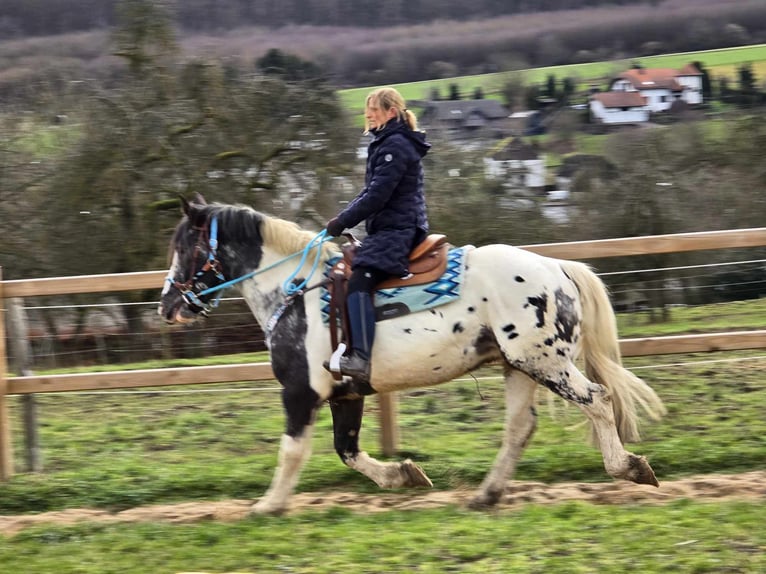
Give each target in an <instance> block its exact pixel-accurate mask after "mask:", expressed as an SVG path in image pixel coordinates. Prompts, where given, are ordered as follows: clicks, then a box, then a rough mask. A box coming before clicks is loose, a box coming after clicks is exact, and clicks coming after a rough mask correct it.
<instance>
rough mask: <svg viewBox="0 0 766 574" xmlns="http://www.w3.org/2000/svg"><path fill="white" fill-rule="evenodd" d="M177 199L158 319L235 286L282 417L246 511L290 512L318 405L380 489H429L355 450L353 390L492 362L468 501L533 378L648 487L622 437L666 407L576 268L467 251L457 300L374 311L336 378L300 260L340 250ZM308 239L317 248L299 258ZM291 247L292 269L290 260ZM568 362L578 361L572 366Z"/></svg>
mask: <svg viewBox="0 0 766 574" xmlns="http://www.w3.org/2000/svg"><path fill="white" fill-rule="evenodd" d="M182 204H183V207H182V211H183V216H182V219H181V221H180V222H179V223H178V225H177V227H176V229H175V232H174V233H173V236H172V239H171V242H170V247H169V253H168V259H169V260H170V268H169V271H168V278H167V281H166V283H165V285H164V288H163V290H162V294H161V297H160V302H159V307H158V312H159V314H160V316H161V317H162V318H163V319H164V320H165V321H166V322H167V323H171V324H172V323H176V324H184V323H189V322H191V321H194V320H196V319H197V318H198V317H199V316H200V315H204V314H206V313H207V312H209V311H210V310H211V308H212V307H213V306H214V304H215V302H216V301H215V295H216V294H215V291H216V290H218V288H228V287H235V288H237V289H238V290H239V292H240V293H241V295H242V297H243V298H244V299H245V300H246V302H247V304H248V306H249V308H250V310H251V311H252V313H253V315H254V316H255V318H256V320H257V322H258V323H259V324H260V326H261V327H262V328H263V329H264V332H265V333H266V336H267V345H268V348H269V351H270V357H271V366H272V370H273V372H274V375H275V377H276V378H277V379H278V381H279V383H280V384H281V387H282V389H281V398H282V405H283V408H284V412H285V415H286V425H285V430H284V433H283V435H282V438H281V443H280V446H279V455H278V463H277V468H276V470H275V472H274V475H273V478H272V481H271V484H270V486H269V488H268V489H267V491H266V493H265V494H264V496H263V497H261V498H260V499H259V500H257V501H256V503H255V504H254V505H253V506H252V512H253V513H254V514H267V513H268V514H279V513H282V512H284V511H285V510H287V509H288V507H289V500H290V496H291V495H292V493H293V491H294V489H295V487H296V485H297V482H298V478H299V474H300V471H301V468H302V466H303V465H304V463H305V462H306V460H307V459H308V457H309V456H310V451H311V440H312V430H313V426H314V422H315V418H316V415H317V411H318V409H319V408H321V407H322V405H323V404H324V403H327V404H329V407H330V411H331V413H332V420H333V431H334V448H335V451H336V452H337V454H338V456H339V457H340V459H341V461H342V462H343V463H344V464H345V465H346V466H348V467H349V468H351V469H354V470H356V471H358V472H361V473H362V474H364V475H365V476H367V477H368V478H370V479H371V480H372V481H374V482H375V483H376V484H377V485H378V486H379V487H380V488H401V487H417V486H423V487H430V486H432V483H431V480H430V479H429V478H428V476H427V475H426V474H425V472H424V471H423V469H422V468H421V467H420V466H418V465H417V464H415V463H414V462H413V461H411V460H409V459H407V460H404V461H401V462H382V461H379V460H377V459H375V458H373V457H372V456H370V455H369V454H367V452H365V451H364V450H360V446H359V431H360V428H361V424H362V415H363V408H364V400H365V396H367V395H369V394H371V393H390V392H394V391H402V390H405V389H412V388H414V387H425V386H431V385H437V384H440V383H444V382H447V381H450V380H452V379H454V378H456V377H458V376H460V375H463V374H465V373H467V372H470V371H471V370H473V369H475V368H477V367H478V366H480V365H482V364H485V363H487V362H490V361H494V362H499V363H500V364H501V365H502V368H503V375H504V376H503V380H504V384H505V389H504V390H505V409H506V414H505V424H504V435H503V439H502V444H501V447H500V450H499V452H498V454H497V456H496V459H495V461H494V463H493V465H492V467H491V469H490V470H489V472H488V473H487V475H486V476H485V478H484V479H483V481H482V482H481V484H480V486H479V488H478V490H477V491H476V493H475V494H474V495H473V497H472V498H471V500H470V502H469V507H471V508H476V509H480V508H487V507H491V506H493V505H495V504H496V503H497V502H498V501H499V500H500V498H501V496H502V494H503V492H504V490H505V487H506V485H507V481H508V480H509V479H510V477H511V476H512V475H513V472H514V470H515V468H516V464H517V462H518V460H519V458H520V457H521V455H522V452H523V450H524V448H525V447H526V445H527V444H528V442H529V440H530V439H531V437H532V435H533V433H534V431H535V428H536V425H537V423H536V416H537V415H536V411H535V391H536V389H537V388H538V386H542V387H545V388H547V389H549V390H551V391H553V393H555V394H556V395H558V396H560V397H562V398H563V399H565V400H566V401H568V402H570V403H573V404H575V405H576V406H577V407H579V408H580V409H581V410H582V412H583V413H584V414H585V416H586V417H587V419H588V420H589V422H590V423H591V438H592V440H593V442H594V443H595V445H596V446H597V447H598V448H599V449H600V451H601V453H602V456H603V462H604V468H605V470H606V472H607V473H608V474H609V475H610V476H612V477H613V478H616V479H624V480H630V481H633V482H635V483H638V484H650V485H654V486H659V483H658V482H657V478H656V477H655V474H654V471H653V470H652V468H651V466H650V465H649V463H648V462H647V460H646V458H645V457H643V456H639V455H635V454H633V453H631V452H629V451H627V450H626V449H625V447H624V446H623V443H624V442H635V441H638V440H640V437H639V432H638V431H639V429H638V425H639V416H640V414H642V413H640V412H639V410H641V411H644V413H643V414H645V415H647V416H648V417H650V418H652V419H655V420H657V419H659V418H660V417H661V415H662V414H664V412H665V411H664V406H663V404H662V401H661V399H660V398H659V397H658V396H657V394H656V393H655V392H654V390H652V389H651V387H649V386H648V385H647V384H646V383H645V382H644V381H642V380H641V379H639V378H638V377H637V376H635V375H634V374H633V373H631V372H630V371H628V370H627V369H625V368H624V367H623V366H622V360H621V356H620V350H619V343H618V339H617V327H616V318H615V315H614V312H613V310H612V306H611V304H610V300H609V294H608V291H607V288H606V286H605V285H604V284H603V282H602V281H601V280H600V279H599V278H598V276H597V275H596V274H595V273H594V272H593V270H592V269H591V268H590V267H589V266H588V265H586V264H584V263H582V262H577V261H567V260H559V259H554V258H549V257H544V256H541V255H537V254H534V253H532V252H530V251H526V250H523V249H518V248H515V247H512V246H509V245H502V244H494V245H485V246H480V247H476V248H473V249H471V250H467V252H466V255H465V267H464V283H463V285H462V290H461V293H460V297H459V298H458V299H456V300H454V301H451V302H449V303H447V304H445V305H443V306H441V307H439V308H438V309H430V310H428V311H421V312H417V313H411V314H405V315H403V316H399V317H395V318H392V319H387V320H385V321H380V322H379V323H378V327H377V336H376V340H375V344H374V346H373V351H372V357H371V366H372V373H371V376H370V380H369V382H368V383H366V384H358V381H354V380H348V378H344V379H343V380H340V381H338V380H336V379H335V378H334V377H333V375H332V374H331V373H330V372H328V371H327V370H326V369H325V368H324V367H323V363H324V362H325V361H326V360H327V359H328V357H330V355H331V353H332V349H331V344H330V336H329V331H328V330H329V328H330V326H329V325H328V324H326V323H325V322H324V321H323V319H322V317H321V312H320V306H321V300H320V299H321V297H320V290H319V289H314V288H313V287H314V286H316V284H318V283H319V280H316V281H315V284H314V285H308V284H307V280H308V279H309V278H311V277H312V274H313V271H314V270H315V268H316V267H315V265H312V263H311V261H312V259H314V260H315V261H319V262H321V263H322V264H324V263H325V262H327V261H329V260H331V259H332V258H334V257H336V256H337V255H338V251H339V249H338V246H337V245H336V244H335V243H333V242H316V238H317V235H316V234H314V233H312V232H310V231H308V230H305V229H302V228H301V227H299V226H298V225H296V224H295V223H292V222H289V221H286V220H284V219H280V218H277V217H273V216H270V215H267V214H265V213H261V212H258V211H256V210H254V209H253V208H251V207H248V206H245V205H229V204H221V203H210V204H208V203H206V202H205V200H204V198H202V197H201V196H199V195H198V196H197V197H196V198H195V199H193V200H191V201H187V200H186V199H183V198H182ZM328 239H329V238H328ZM312 242H314V246H315V247H314V248H315V249H316V254H315V256H312V257H306V249H307V247H310V246H311V244H312ZM302 250H303V253H304V257H303V258H302V259H301V260H300V262H299V263H298V267H297V268H296V266H295V264H291V263H290V260H291V258H292V257H293V256H295V255H296V254H297V253H300V252H301V251H302ZM291 271H292V274H291ZM293 277H297V278H295V279H292V278H293ZM299 279H303V282H302V285H301V286H302V287H305V288H302V289H297V290H293V292H292V293H290V294H286V287H285V285H289V286H294V285H295V284H296V283H298V281H299ZM287 291H289V289H287ZM218 294H219V295H220V290H218ZM576 364H581V365H584V373H583V372H582V371H581V370H580V369H579V368H578V367H577V366H576Z"/></svg>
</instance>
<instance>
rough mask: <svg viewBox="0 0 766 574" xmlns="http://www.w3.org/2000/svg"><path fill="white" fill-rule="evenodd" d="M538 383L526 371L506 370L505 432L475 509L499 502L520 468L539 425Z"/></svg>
mask: <svg viewBox="0 0 766 574" xmlns="http://www.w3.org/2000/svg"><path fill="white" fill-rule="evenodd" d="M536 389H537V383H536V382H535V381H534V380H533V379H531V378H530V377H529V376H528V375H527V374H526V373H523V372H521V371H519V370H516V369H510V368H507V369H506V373H505V434H504V435H503V444H502V446H501V447H500V451H499V452H498V453H497V457H496V458H495V463H494V465H493V466H492V469H491V470H490V471H489V472H488V473H487V476H486V477H485V478H484V480H483V481H482V483H481V486H480V487H479V490H478V492H477V494H476V496H475V497H474V498H473V499H472V500H471V501H470V503H469V506H470V507H471V508H484V507H487V506H493V505H495V504H497V502H498V501H499V500H500V497H501V496H502V495H503V492H504V491H505V487H506V483H507V481H508V478H509V477H510V476H512V474H513V472H514V471H515V470H516V463H517V462H518V460H519V458H520V457H521V453H522V452H523V451H524V448H525V447H526V446H527V443H528V442H529V439H530V438H532V435H533V434H534V432H535V428H536V427H537V413H536V412H535V407H534V398H535V390H536Z"/></svg>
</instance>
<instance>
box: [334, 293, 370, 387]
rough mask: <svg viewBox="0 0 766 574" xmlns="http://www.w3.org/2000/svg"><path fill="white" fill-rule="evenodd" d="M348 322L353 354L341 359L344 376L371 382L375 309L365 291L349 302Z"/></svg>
mask: <svg viewBox="0 0 766 574" xmlns="http://www.w3.org/2000/svg"><path fill="white" fill-rule="evenodd" d="M347 306H348V322H349V327H350V329H351V352H350V353H349V354H348V355H344V356H342V357H341V358H340V372H341V374H343V375H348V376H349V377H354V378H357V379H361V380H363V381H369V380H370V356H371V354H372V343H373V341H374V340H375V308H374V307H373V304H372V298H371V296H370V294H369V293H367V292H365V291H357V292H355V293H351V294H350V295H349V296H348V300H347Z"/></svg>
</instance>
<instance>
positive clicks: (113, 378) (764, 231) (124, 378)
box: [0, 228, 766, 480]
mask: <svg viewBox="0 0 766 574" xmlns="http://www.w3.org/2000/svg"><path fill="white" fill-rule="evenodd" d="M764 245H766V228H753V229H739V230H728V231H712V232H700V233H684V234H676V235H654V236H647V237H635V238H622V239H605V240H597V241H577V242H571V243H552V244H537V245H526V246H521V247H522V248H523V249H527V250H529V251H532V252H535V253H538V254H541V255H546V256H549V257H558V258H560V259H595V258H601V257H621V256H627V255H643V254H649V253H674V252H685V251H696V250H708V249H729V248H742V247H761V246H764ZM166 274H167V272H166V271H149V272H141V273H121V274H109V275H82V276H74V277H56V278H45V279H24V280H14V281H2V269H0V311H2V313H3V315H4V316H5V315H6V300H7V299H10V298H12V297H35V296H45V295H67V294H74V293H102V292H114V291H129V290H135V289H159V288H160V287H161V286H162V283H163V281H164V279H165V276H166ZM3 319H4V317H3ZM5 340H6V336H5V321H4V320H0V480H7V479H8V478H9V477H10V476H12V474H13V453H12V449H11V444H12V443H11V428H10V421H9V413H8V396H9V395H31V394H34V393H40V392H67V391H76V390H78V391H79V390H97V389H119V388H137V387H155V386H166V385H189V384H202V383H222V382H234V381H254V380H268V379H273V378H274V375H273V372H272V370H271V365H270V363H247V364H238V365H219V366H206V367H184V368H166V369H144V370H134V371H113V372H105V373H87V374H66V375H47V376H19V377H8V376H7V373H8V367H7V355H6V343H5ZM620 347H621V350H622V353H623V355H624V356H641V355H662V354H674V353H691V352H708V351H722V350H725V351H730V350H738V349H760V348H766V330H762V331H744V332H732V333H710V334H699V335H682V336H669V337H648V338H641V339H625V340H621V341H620ZM379 400H380V401H381V405H380V406H381V408H380V411H381V419H382V420H381V442H382V448H383V451H384V452H385V453H386V454H392V453H393V452H394V451H395V449H396V424H395V402H394V401H395V399H394V396H386V395H381V396H380V397H379Z"/></svg>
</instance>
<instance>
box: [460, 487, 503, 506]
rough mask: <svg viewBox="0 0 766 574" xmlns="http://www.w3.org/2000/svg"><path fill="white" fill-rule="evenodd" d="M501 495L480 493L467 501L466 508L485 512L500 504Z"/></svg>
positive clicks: (499, 493)
mask: <svg viewBox="0 0 766 574" xmlns="http://www.w3.org/2000/svg"><path fill="white" fill-rule="evenodd" d="M502 495H503V493H502V492H501V491H497V492H495V491H491V492H482V493H480V494H477V495H476V496H474V497H473V498H472V499H471V500H470V501H468V508H469V509H471V510H487V509H489V508H492V507H493V506H495V505H496V504H497V503H498V502H500V497H501V496H502Z"/></svg>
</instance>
